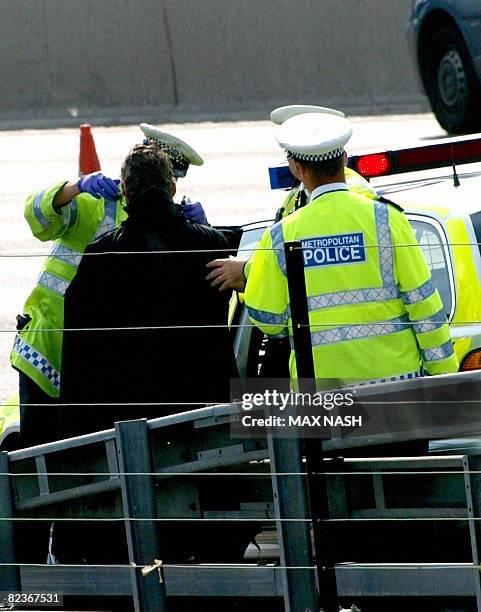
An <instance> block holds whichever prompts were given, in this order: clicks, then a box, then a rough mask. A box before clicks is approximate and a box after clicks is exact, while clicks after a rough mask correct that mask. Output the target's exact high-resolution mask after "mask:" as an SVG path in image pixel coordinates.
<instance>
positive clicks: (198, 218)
mask: <svg viewBox="0 0 481 612" xmlns="http://www.w3.org/2000/svg"><path fill="white" fill-rule="evenodd" d="M182 211H183V213H184V217H185V218H186V219H188V220H189V221H192V222H193V223H200V224H201V225H209V223H208V222H207V215H206V214H205V210H204V209H203V207H202V204H201V203H200V202H191V201H190V200H189V199H188V198H186V197H185V196H184V197H183V198H182Z"/></svg>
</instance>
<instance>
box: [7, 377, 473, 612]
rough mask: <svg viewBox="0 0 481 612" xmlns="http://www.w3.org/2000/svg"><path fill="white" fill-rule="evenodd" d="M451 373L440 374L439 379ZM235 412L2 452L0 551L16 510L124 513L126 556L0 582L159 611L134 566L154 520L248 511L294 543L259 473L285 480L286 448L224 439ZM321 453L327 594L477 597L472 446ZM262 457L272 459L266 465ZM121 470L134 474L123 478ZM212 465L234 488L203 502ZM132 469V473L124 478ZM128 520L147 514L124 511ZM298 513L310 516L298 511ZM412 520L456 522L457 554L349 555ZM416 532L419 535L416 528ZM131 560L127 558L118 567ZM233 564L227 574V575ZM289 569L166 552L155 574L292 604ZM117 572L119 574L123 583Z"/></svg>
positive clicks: (25, 572)
mask: <svg viewBox="0 0 481 612" xmlns="http://www.w3.org/2000/svg"><path fill="white" fill-rule="evenodd" d="M473 377H474V379H475V380H478V378H479V377H478V376H477V375H473V374H470V375H464V374H461V375H455V376H454V377H442V380H441V379H434V378H433V379H425V380H423V381H419V382H417V381H406V382H407V383H409V385H410V386H411V387H412V386H416V385H418V386H420V385H423V386H424V387H425V386H426V385H428V386H434V385H437V384H439V383H440V384H441V385H447V384H450V378H451V379H455V380H456V381H458V380H460V379H466V380H471V381H472V380H473ZM406 382H400V383H390V384H387V385H385V386H383V394H384V395H386V393H387V397H388V399H389V396H391V397H396V396H397V397H399V393H400V391H402V390H403V387H404V388H406ZM453 382H454V381H453V380H451V384H453ZM456 384H457V383H456ZM358 391H359V393H360V395H363V398H364V399H369V398H376V397H377V396H376V394H377V393H378V392H379V389H375V388H369V389H359V390H358ZM433 409H435V407H433ZM238 412H239V406H237V405H223V406H216V407H211V408H204V409H200V410H195V411H191V412H188V413H182V414H178V415H171V416H167V417H163V418H161V419H156V420H153V421H149V422H146V421H144V420H141V421H132V422H124V423H121V424H118V425H117V428H116V429H115V430H109V431H105V432H99V433H96V434H91V435H88V436H82V437H80V438H72V439H70V440H64V441H61V442H55V443H51V444H46V445H43V446H39V447H34V448H31V449H24V450H21V451H15V452H11V453H8V454H7V453H2V454H1V455H0V456H1V461H2V463H1V469H0V472H1V473H2V474H1V475H0V478H1V479H2V482H0V485H1V486H0V495H1V497H0V515H1V517H2V518H4V519H9V518H12V519H14V520H13V521H12V520H2V521H0V537H1V541H2V547H1V548H0V563H3V564H9V563H11V564H15V556H14V549H13V540H14V531H15V529H17V528H18V529H21V527H22V521H25V520H26V519H32V520H38V519H39V518H44V519H48V521H50V520H51V519H52V518H59V519H61V518H62V517H63V518H64V519H65V518H66V519H69V518H70V519H71V518H73V517H75V518H78V519H89V520H95V519H99V518H100V519H104V520H105V519H107V518H113V519H115V520H117V521H119V522H120V523H121V524H123V525H125V530H126V538H127V542H128V558H127V559H126V560H125V562H119V563H118V565H117V566H115V565H112V567H99V568H95V567H92V568H89V567H68V566H62V565H60V566H43V567H37V566H34V565H28V564H27V565H23V566H20V568H18V566H15V565H5V566H3V567H2V570H1V572H0V585H1V590H8V589H14V588H15V590H20V587H21V588H22V589H23V590H30V589H34V588H37V587H38V586H39V585H40V584H43V585H44V586H45V588H47V586H48V587H49V588H51V589H54V587H55V588H57V589H58V590H60V589H61V590H63V592H64V593H66V594H70V595H86V594H92V595H94V594H95V595H98V596H101V595H103V596H105V595H113V594H119V595H132V596H133V597H134V599H135V601H136V606H137V608H136V609H138V610H149V609H155V610H159V609H160V610H161V609H162V608H159V602H160V601H163V598H164V597H165V595H164V594H163V592H162V589H159V584H160V583H159V582H158V580H156V572H153V573H152V574H150V575H149V576H148V577H140V569H141V566H143V565H149V564H151V563H152V562H153V559H154V558H161V557H159V553H160V551H161V549H162V541H159V542H158V544H156V543H155V542H156V538H157V535H156V534H157V531H156V530H155V527H154V525H155V524H157V525H161V524H162V521H165V520H167V519H171V520H172V521H174V520H175V519H176V518H177V519H179V518H180V519H182V520H187V519H189V521H192V523H191V524H192V525H197V524H198V525H199V528H200V529H203V526H205V525H206V524H209V522H208V521H213V522H214V521H218V520H221V521H232V523H233V529H234V530H235V528H236V526H238V525H240V524H242V521H247V522H248V521H252V520H253V519H256V520H258V521H259V522H260V523H263V524H264V525H265V526H268V527H274V525H276V524H277V527H278V530H277V537H278V541H279V547H280V550H281V551H282V547H289V546H296V545H297V544H298V542H295V543H294V544H293V543H292V542H289V541H288V540H286V537H287V538H288V537H289V533H287V536H286V532H285V531H284V530H283V529H279V526H281V525H283V524H284V523H283V520H284V519H286V518H287V519H289V518H294V519H295V518H301V517H299V516H294V515H293V514H292V512H291V514H289V515H288V516H286V515H285V508H286V507H287V508H289V498H288V499H286V500H284V503H283V505H282V504H277V503H276V502H275V498H274V496H273V494H272V482H273V481H272V480H271V479H272V478H273V477H274V478H277V480H281V479H282V480H286V481H287V480H289V478H292V477H293V476H296V475H299V474H301V472H299V469H300V467H299V465H296V466H293V465H292V462H291V461H290V457H289V455H287V456H284V457H283V458H282V461H283V463H279V457H278V456H276V451H275V446H272V445H271V446H270V447H269V446H268V444H267V439H266V438H259V439H256V440H250V439H249V440H247V439H246V440H242V441H239V440H235V439H233V438H231V436H230V424H231V421H232V420H233V419H235V418H236V416H237V413H238ZM418 425H422V423H419V424H418ZM455 430H456V427H455V425H454V424H453V425H450V428H449V432H447V431H446V426H445V425H444V424H442V423H441V424H439V425H438V426H437V427H436V426H434V425H433V424H430V425H429V427H425V428H424V429H422V428H421V429H419V430H417V431H416V436H417V438H418V439H428V438H433V437H434V438H436V437H445V436H446V434H447V433H449V435H453V434H454V433H455ZM409 435H411V434H409V432H407V433H406V432H405V431H402V432H398V434H397V436H396V435H393V434H391V435H390V436H389V439H387V438H382V441H383V442H385V443H387V447H386V450H388V449H389V446H390V444H391V443H395V442H399V441H401V442H402V441H405V440H406V437H407V436H409ZM411 437H412V435H411ZM379 441H380V439H379V438H377V439H375V440H373V439H372V437H370V436H367V437H364V438H363V437H357V438H356V444H355V446H353V444H352V440H349V439H344V440H342V439H341V438H338V439H333V440H329V441H324V447H330V449H331V450H335V453H336V454H341V451H342V454H344V455H346V454H349V453H350V452H352V451H353V450H356V452H358V451H359V448H361V449H364V450H363V453H364V452H366V453H367V454H368V453H369V449H370V448H372V445H373V444H376V445H377V444H378V443H379ZM127 448H128V450H127ZM126 456H127V457H128V458H129V460H128V461H127V462H126V461H125V457H126ZM132 458H135V461H136V463H135V464H134V465H132V464H130V463H129V461H130V460H132ZM141 458H142V461H141V462H140V459H141ZM276 461H277V463H276ZM137 462H140V463H137ZM325 463H326V468H325V474H326V475H325V478H326V481H327V492H328V506H329V516H328V517H327V518H328V523H327V524H328V525H331V527H332V528H333V529H337V532H335V533H339V530H341V532H344V533H345V538H344V540H343V541H342V546H339V548H338V550H337V553H336V550H334V553H335V554H334V557H333V558H334V559H335V562H336V569H335V575H336V581H337V587H338V595H339V597H341V598H345V597H351V598H352V597H355V598H359V597H367V596H369V597H381V596H385V595H386V593H390V594H391V595H392V596H394V595H400V596H406V595H407V594H409V595H412V596H433V597H440V596H445V597H448V596H449V597H461V596H466V597H476V599H477V602H478V606H480V602H481V597H480V594H479V571H478V560H479V533H478V532H479V528H480V526H481V520H480V519H481V505H480V500H479V497H480V493H481V483H480V482H479V478H480V473H481V470H480V467H481V458H480V457H479V456H477V455H474V456H470V457H466V456H460V455H458V456H439V457H434V456H433V457H419V458H399V459H396V458H392V457H391V458H389V459H383V458H380V457H377V458H371V459H357V458H350V459H349V458H346V459H344V461H342V462H338V463H337V464H336V465H334V463H333V462H332V461H331V460H329V459H326V460H325ZM304 465H305V464H303V466H302V467H304ZM271 466H277V468H276V470H273V472H272V473H271ZM293 467H295V469H292V468H293ZM132 472H133V473H135V474H136V475H135V476H131V477H128V476H127V474H129V473H132ZM8 474H10V475H8ZM62 474H63V475H62ZM212 474H215V479H216V481H217V482H221V483H222V482H223V480H224V479H228V480H230V482H234V481H235V482H237V483H238V484H237V493H236V494H237V497H236V499H235V500H234V501H235V503H233V500H232V499H230V500H229V502H228V503H226V499H225V498H223V493H224V490H223V489H224V487H223V486H219V485H217V486H216V487H214V488H213V487H209V489H208V490H209V493H210V494H211V495H212V492H214V493H213V497H212V496H211V497H209V503H208V504H206V503H205V499H202V495H201V494H200V493H201V491H200V489H202V486H204V485H205V483H206V482H208V480H209V478H210V479H211V480H212V479H213V477H212ZM230 474H232V476H231V475H230ZM289 475H290V476H289ZM221 479H222V480H221ZM135 481H138V482H137V485H135V484H133V483H135ZM140 482H141V483H142V485H141V486H140V487H139V486H138V485H139V483H140ZM246 482H248V483H249V485H248V486H246V485H245V483H246ZM201 483H203V484H201ZM311 483H312V480H311ZM314 483H315V478H314ZM420 483H421V484H420ZM274 486H275V480H274ZM311 486H312V484H311ZM274 490H275V489H274ZM10 491H11V493H10ZM149 492H150V493H149ZM105 500H107V501H105ZM136 500H137V501H136ZM137 504H138V505H137ZM167 504H168V506H167ZM234 506H235V507H234ZM136 518H145V519H147V518H149V519H154V520H153V521H152V522H151V521H148V520H146V521H137V522H136V521H135V520H129V519H136ZM306 518H307V521H310V517H309V516H307V517H306ZM19 519H21V521H19ZM159 520H160V522H158V521H159ZM17 521H18V522H17ZM156 521H157V523H156ZM197 521H207V522H202V523H197ZM421 521H422V526H423V530H428V528H429V529H432V528H433V526H434V528H435V529H436V528H438V526H439V525H444V527H443V529H444V532H443V533H445V534H446V533H451V532H452V531H453V530H454V531H456V533H457V534H458V537H459V538H460V540H462V542H463V546H464V549H463V551H462V555H465V556H464V557H463V558H457V557H456V558H452V557H451V558H450V556H449V554H448V553H449V550H448V549H447V548H446V549H445V548H444V547H443V550H444V552H443V553H442V554H441V553H440V556H439V558H438V559H433V558H432V557H431V558H430V557H429V556H428V557H425V558H423V557H422V554H421V552H422V546H421V545H422V543H421V542H420V543H419V546H414V549H415V552H416V555H417V557H418V558H417V559H415V560H414V562H413V560H412V559H411V563H410V564H409V563H408V561H409V559H404V558H402V559H401V560H399V559H396V556H395V555H394V556H393V558H392V560H390V561H389V560H388V561H383V559H382V558H381V557H382V555H381V557H380V552H379V550H378V551H375V550H374V548H375V547H372V550H371V551H367V550H364V551H362V550H361V552H362V555H361V556H359V548H358V549H357V550H356V547H354V549H353V548H352V547H351V549H350V548H349V546H347V544H349V543H353V542H354V543H355V542H356V537H358V536H359V533H360V532H362V531H364V532H365V533H364V535H363V537H362V538H360V539H359V542H361V544H360V545H361V546H362V542H365V541H366V539H369V538H370V537H371V536H372V535H374V534H375V533H377V534H378V535H379V530H380V527H382V533H383V534H385V537H386V540H385V541H386V542H389V548H390V549H391V550H392V551H394V549H395V546H396V544H397V543H399V538H397V540H396V537H395V534H396V532H397V531H399V529H400V526H401V527H402V533H403V534H404V533H407V531H406V529H407V528H409V529H414V528H416V525H418V527H419V524H420V522H421ZM168 524H169V525H170V522H169V523H168ZM294 524H295V523H294ZM307 524H308V523H307ZM14 526H15V529H14ZM356 533H357V534H358V536H356ZM416 533H417V534H419V533H420V532H419V528H417V531H416ZM459 534H461V535H459ZM372 541H374V540H372ZM339 542H341V540H339ZM146 543H147V546H146ZM284 550H285V548H284ZM45 552H46V551H45ZM394 552H395V551H394ZM438 552H439V551H438ZM445 553H446V555H445ZM160 554H161V553H160ZM444 555H445V556H444ZM435 561H436V562H435ZM129 563H130V564H133V565H132V566H130V567H129ZM421 570H422V571H421ZM232 572H235V576H236V579H235V580H233V579H232ZM302 572H303V573H304V584H308V583H309V581H310V583H311V585H313V588H314V589H315V588H316V572H315V565H312V567H310V568H309V569H304V570H302ZM296 575H297V577H298V576H299V575H300V570H295V569H292V568H291V569H290V568H289V566H285V565H284V564H283V563H282V561H281V563H280V564H277V565H276V564H274V565H273V564H272V562H268V563H267V564H266V565H257V564H252V563H244V564H234V565H227V564H223V563H221V562H219V563H216V564H215V565H213V566H212V565H205V564H191V565H182V566H175V565H173V564H167V566H166V567H165V568H164V583H162V584H164V586H165V594H166V595H167V596H185V597H187V596H207V597H219V596H222V595H224V596H232V597H242V596H243V597H248V598H255V597H283V598H284V600H285V606H286V609H290V610H295V611H297V610H300V609H301V608H300V607H299V606H297V602H296V600H295V599H292V597H291V596H290V594H289V591H288V589H287V588H286V580H291V581H296ZM306 576H307V580H306ZM428 576H429V579H427V577H428ZM127 577H129V578H130V584H129V583H128V581H127V582H126V579H127ZM298 584H299V583H298ZM153 602H155V603H153ZM303 612H304V610H303Z"/></svg>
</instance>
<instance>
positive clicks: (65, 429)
mask: <svg viewBox="0 0 481 612" xmlns="http://www.w3.org/2000/svg"><path fill="white" fill-rule="evenodd" d="M122 189H123V191H124V195H125V198H126V201H127V212H128V218H127V220H126V221H124V223H122V225H121V226H120V227H119V228H117V229H115V230H113V231H110V232H108V233H106V234H104V235H103V236H102V237H100V238H99V239H98V240H96V241H95V242H93V243H92V244H91V245H89V246H88V247H87V249H86V251H85V256H84V257H83V259H82V261H81V264H80V266H79V269H78V272H77V275H76V277H75V279H74V280H73V282H72V283H71V285H70V286H69V288H68V290H67V293H66V295H65V329H66V331H65V333H64V340H63V359H62V361H63V365H62V388H61V403H66V404H68V403H77V404H78V403H80V404H97V406H93V407H92V406H91V407H89V406H82V407H68V406H66V407H64V408H63V409H62V417H61V420H62V423H61V427H60V431H61V435H62V437H69V436H74V435H81V434H83V433H87V432H92V431H98V430H100V429H104V428H109V427H113V424H114V421H116V420H125V419H131V418H141V417H147V418H153V417H157V416H163V415H165V414H170V413H174V412H182V411H183V410H189V409H192V408H195V407H198V403H220V402H226V401H229V383H230V381H229V379H230V377H231V376H232V375H233V364H234V357H233V351H232V346H231V340H230V336H229V331H228V329H227V328H226V327H222V326H224V325H226V323H227V317H228V299H227V298H226V297H223V296H222V295H219V292H218V291H216V290H215V289H214V288H212V287H210V286H209V284H208V283H207V282H206V281H205V272H204V270H205V265H206V263H207V262H209V261H211V260H213V259H215V258H216V257H219V256H222V255H220V254H219V251H220V252H221V253H222V252H224V253H225V255H227V250H228V249H229V246H230V245H229V243H228V241H227V239H226V238H225V237H224V235H223V234H222V233H221V232H219V231H217V230H215V229H213V228H211V227H208V226H205V225H199V224H196V223H193V222H191V221H188V220H186V219H185V218H184V216H183V214H182V208H181V206H179V205H177V204H175V203H174V202H173V200H172V197H173V195H174V194H175V182H174V180H173V178H172V170H171V164H170V160H169V158H168V156H167V155H166V154H165V153H164V152H162V151H161V150H160V149H159V148H158V146H157V145H155V144H147V145H136V146H135V147H134V148H133V149H132V150H131V152H130V153H129V155H128V156H127V158H126V159H125V161H124V163H123V165H122ZM102 253H103V254H102ZM127 253H129V254H127ZM131 253H134V254H131ZM213 326H218V327H213ZM96 328H109V329H108V330H102V331H101V330H98V329H96ZM72 329H73V330H75V329H80V330H82V331H69V330H72ZM156 402H159V404H164V403H167V404H168V406H154V407H153V406H144V407H143V406H120V405H114V406H109V407H107V406H99V405H98V404H102V403H110V404H112V403H113V404H116V403H118V404H125V403H156Z"/></svg>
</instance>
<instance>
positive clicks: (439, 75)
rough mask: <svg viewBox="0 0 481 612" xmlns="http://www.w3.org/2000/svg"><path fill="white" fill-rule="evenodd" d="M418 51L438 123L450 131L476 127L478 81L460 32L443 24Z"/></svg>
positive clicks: (480, 97)
mask: <svg viewBox="0 0 481 612" xmlns="http://www.w3.org/2000/svg"><path fill="white" fill-rule="evenodd" d="M419 52H420V54H421V65H422V69H423V81H424V86H425V89H426V93H427V95H428V98H429V101H430V103H431V107H432V109H433V112H434V114H435V115H436V118H437V120H438V121H439V123H440V125H441V126H442V127H443V128H444V129H445V130H446V131H447V132H449V133H451V134H463V133H471V132H477V131H479V130H480V129H481V113H480V112H479V108H480V106H481V85H480V84H479V82H478V80H477V78H476V74H475V73H474V70H473V67H472V64H471V60H470V58H469V55H468V53H467V51H466V45H465V43H464V40H463V37H462V36H461V34H460V33H459V32H458V31H457V30H456V29H455V28H452V27H449V26H444V27H442V28H440V29H439V30H436V31H435V32H434V33H433V35H432V37H430V41H429V44H427V45H426V46H424V47H421V49H420V51H419ZM423 55H424V57H422V56H423Z"/></svg>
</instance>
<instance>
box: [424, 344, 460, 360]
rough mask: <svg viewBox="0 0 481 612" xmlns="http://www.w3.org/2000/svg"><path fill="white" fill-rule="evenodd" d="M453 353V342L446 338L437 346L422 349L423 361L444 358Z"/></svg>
mask: <svg viewBox="0 0 481 612" xmlns="http://www.w3.org/2000/svg"><path fill="white" fill-rule="evenodd" d="M453 353H454V348H453V343H452V342H451V340H448V341H447V342H445V343H444V344H442V345H441V346H437V347H436V348H433V349H427V350H425V351H423V359H424V361H438V360H439V359H446V358H447V357H451V355H452V354H453Z"/></svg>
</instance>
